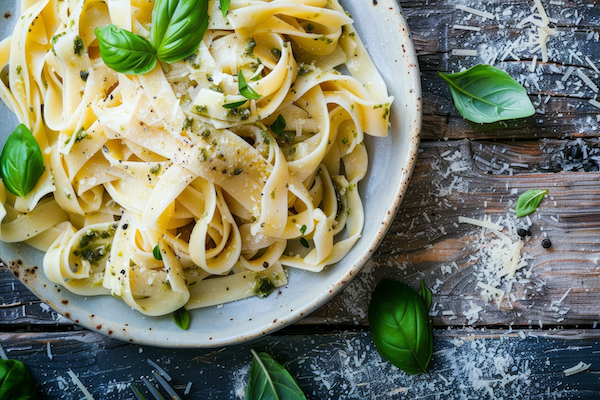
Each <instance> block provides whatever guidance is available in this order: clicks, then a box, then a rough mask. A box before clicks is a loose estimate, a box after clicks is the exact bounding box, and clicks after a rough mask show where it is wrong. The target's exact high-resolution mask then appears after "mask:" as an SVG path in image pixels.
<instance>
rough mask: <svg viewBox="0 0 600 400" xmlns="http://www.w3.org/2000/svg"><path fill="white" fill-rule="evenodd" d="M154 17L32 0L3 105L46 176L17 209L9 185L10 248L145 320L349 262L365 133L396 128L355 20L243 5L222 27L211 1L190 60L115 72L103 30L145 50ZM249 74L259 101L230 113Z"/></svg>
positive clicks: (117, 0) (320, 2)
mask: <svg viewBox="0 0 600 400" xmlns="http://www.w3.org/2000/svg"><path fill="white" fill-rule="evenodd" d="M152 9H153V2H152V1H148V0H85V1H84V0H79V1H77V0H64V1H63V0H23V1H22V10H23V13H22V17H21V19H19V20H18V21H17V23H16V26H15V28H14V32H13V35H12V37H9V38H7V39H5V40H4V41H2V42H1V43H0V67H3V68H4V69H3V73H2V82H3V84H2V85H0V95H1V97H2V100H3V101H4V103H5V104H6V105H7V106H8V108H10V110H11V111H12V112H14V113H15V114H16V116H17V117H18V119H19V121H20V122H21V123H23V124H25V125H26V126H27V127H28V128H29V129H30V130H31V132H32V133H33V136H34V137H35V139H36V141H37V142H38V144H39V146H40V148H41V150H42V153H43V158H44V164H45V167H46V169H45V172H44V173H43V174H42V176H41V178H40V179H39V181H38V182H37V184H36V186H35V188H34V189H33V190H32V191H31V192H30V193H29V194H28V195H27V196H26V197H25V198H21V197H18V196H15V195H13V194H12V193H10V192H8V190H7V189H6V188H5V186H4V185H3V184H0V201H1V204H2V207H1V209H0V217H1V218H2V223H1V225H0V238H1V239H2V241H4V242H10V243H12V242H22V241H24V242H26V243H28V244H29V245H31V246H33V247H35V248H36V249H39V250H41V251H43V252H45V256H44V261H43V267H44V272H45V274H46V276H47V277H48V278H49V279H50V280H51V281H52V282H55V283H57V284H59V285H61V286H63V287H65V288H67V289H68V290H69V291H71V292H73V293H76V294H79V295H82V296H93V295H113V296H116V297H119V298H121V299H122V300H123V301H124V302H125V303H127V304H128V305H129V306H131V307H132V308H134V309H136V310H138V311H139V312H141V313H143V314H146V315H151V316H157V315H164V314H168V313H171V312H173V311H175V310H178V309H180V308H181V307H185V308H187V309H193V308H199V307H207V306H212V305H218V304H222V303H225V302H229V301H233V300H238V299H242V298H245V297H249V296H253V295H259V296H265V295H268V294H269V293H270V292H271V291H272V290H273V289H275V288H277V287H280V286H282V285H285V284H287V271H286V269H285V268H287V267H289V268H300V269H304V270H308V271H312V272H319V271H321V270H322V269H323V268H325V267H326V266H327V265H330V264H333V263H336V262H338V261H340V260H341V259H342V258H343V257H344V256H345V255H346V254H347V253H348V251H349V250H350V249H351V248H352V246H353V245H354V244H355V243H356V241H357V240H358V239H359V237H360V235H361V230H362V227H363V222H364V221H363V218H364V215H363V209H362V203H361V199H360V196H359V192H358V187H357V186H358V183H359V182H360V180H361V179H363V177H364V176H365V174H366V171H367V160H368V158H367V152H366V149H365V146H364V144H363V138H364V134H365V133H367V134H369V135H373V136H386V135H387V134H388V124H389V110H390V105H391V103H392V101H393V98H392V97H389V96H388V94H387V89H386V87H385V84H384V82H383V80H382V78H381V77H380V75H379V73H378V72H377V70H376V68H375V66H374V64H373V62H372V60H371V59H370V58H369V56H368V54H367V52H366V50H365V47H364V46H363V44H362V42H361V41H360V39H359V37H358V34H357V33H356V31H355V30H354V28H353V27H352V19H351V17H350V16H349V15H347V14H346V13H345V12H344V10H343V9H342V7H341V6H340V5H339V4H338V3H337V1H336V0H330V1H327V0H303V1H296V0H273V1H260V0H233V1H231V5H230V9H229V12H228V14H227V16H226V17H223V15H222V13H221V10H220V8H219V2H218V1H217V2H213V1H209V16H210V19H209V27H208V30H207V31H206V33H205V35H204V38H203V40H202V42H201V43H200V46H199V48H198V49H197V51H196V52H195V53H194V54H192V55H191V56H189V57H187V58H185V59H184V60H181V61H178V62H174V63H172V64H166V63H162V62H158V63H157V64H156V67H155V68H154V69H152V70H151V71H150V72H148V73H146V74H142V75H125V74H121V73H118V72H116V71H114V70H113V69H111V68H109V67H108V66H106V65H105V63H104V62H103V60H102V58H101V57H100V52H99V49H98V40H97V38H96V36H95V34H94V29H95V28H96V27H104V26H107V25H109V24H114V25H116V26H117V27H119V28H121V29H125V30H128V31H131V32H134V33H136V34H138V35H140V36H143V37H146V38H148V37H149V35H150V32H149V30H150V23H151V21H152ZM340 67H342V69H343V70H344V71H347V73H348V74H342V73H340V72H339V71H338V69H340ZM336 68H338V69H336ZM342 69H340V70H342ZM240 71H241V73H242V75H243V76H244V77H245V80H246V81H247V82H248V86H249V87H250V88H252V89H253V90H254V91H256V93H258V94H259V95H260V98H259V99H257V100H249V101H247V102H246V104H245V105H243V106H239V107H236V108H226V107H223V105H227V104H231V103H235V102H243V101H244V100H246V99H245V97H244V96H242V95H241V94H240V91H239V90H238V84H239V82H238V74H239V73H240ZM280 116H281V118H283V120H284V121H285V129H284V130H283V131H281V132H274V129H273V124H274V123H275V121H276V120H277V119H278V117H280ZM281 118H280V119H281ZM305 246H308V247H305ZM294 284H301V282H294Z"/></svg>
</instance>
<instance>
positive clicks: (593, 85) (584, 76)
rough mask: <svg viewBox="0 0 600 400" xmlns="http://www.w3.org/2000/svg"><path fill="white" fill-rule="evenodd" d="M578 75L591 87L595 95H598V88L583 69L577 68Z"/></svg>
mask: <svg viewBox="0 0 600 400" xmlns="http://www.w3.org/2000/svg"><path fill="white" fill-rule="evenodd" d="M577 75H579V77H580V78H581V80H582V81H583V82H584V83H585V84H586V85H588V86H589V88H590V89H592V90H593V91H594V93H598V86H596V84H595V83H594V82H592V80H591V79H590V78H589V77H588V76H587V75H586V74H585V73H584V72H583V71H582V70H581V68H577Z"/></svg>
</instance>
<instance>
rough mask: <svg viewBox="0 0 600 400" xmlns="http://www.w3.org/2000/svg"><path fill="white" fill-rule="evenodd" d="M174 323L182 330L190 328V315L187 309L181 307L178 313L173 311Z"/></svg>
mask: <svg viewBox="0 0 600 400" xmlns="http://www.w3.org/2000/svg"><path fill="white" fill-rule="evenodd" d="M173 321H175V323H176V324H177V326H178V327H180V328H181V329H187V328H189V326H190V313H189V312H188V310H186V309H185V307H181V308H180V309H179V310H177V311H173Z"/></svg>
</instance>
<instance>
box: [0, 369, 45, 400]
mask: <svg viewBox="0 0 600 400" xmlns="http://www.w3.org/2000/svg"><path fill="white" fill-rule="evenodd" d="M37 398H38V396H37V394H36V392H35V385H34V383H33V380H32V379H31V375H29V372H28V371H27V368H25V365H23V363H22V362H21V361H17V360H2V359H0V399H15V400H34V399H37Z"/></svg>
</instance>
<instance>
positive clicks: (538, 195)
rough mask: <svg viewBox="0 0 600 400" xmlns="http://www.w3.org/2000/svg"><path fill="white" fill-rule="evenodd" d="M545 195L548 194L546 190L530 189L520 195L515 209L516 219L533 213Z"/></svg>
mask: <svg viewBox="0 0 600 400" xmlns="http://www.w3.org/2000/svg"><path fill="white" fill-rule="evenodd" d="M546 193H548V191H547V190H540V189H530V190H528V191H526V192H525V193H523V194H522V195H520V196H519V200H517V206H516V208H515V211H516V213H517V217H524V216H526V215H529V214H531V213H532V212H534V211H535V210H536V209H537V208H538V206H539V205H540V203H541V202H542V200H543V199H544V195H545V194H546Z"/></svg>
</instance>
